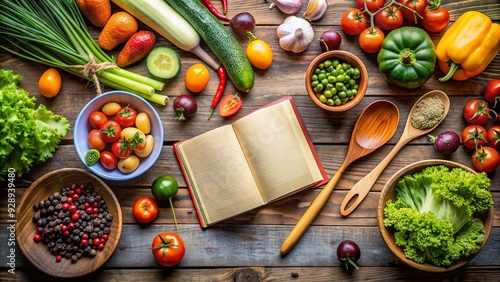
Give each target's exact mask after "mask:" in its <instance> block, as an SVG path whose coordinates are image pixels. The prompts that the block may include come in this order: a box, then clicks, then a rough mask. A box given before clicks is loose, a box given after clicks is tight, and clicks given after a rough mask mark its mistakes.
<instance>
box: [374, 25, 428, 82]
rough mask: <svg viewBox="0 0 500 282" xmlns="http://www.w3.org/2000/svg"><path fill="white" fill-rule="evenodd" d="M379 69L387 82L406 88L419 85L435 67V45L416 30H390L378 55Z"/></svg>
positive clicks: (414, 28)
mask: <svg viewBox="0 0 500 282" xmlns="http://www.w3.org/2000/svg"><path fill="white" fill-rule="evenodd" d="M377 62H378V66H379V70H380V72H381V73H382V75H383V76H384V77H385V79H386V80H387V81H389V82H390V83H392V84H394V85H396V86H399V87H403V88H408V89H414V88H418V87H420V86H422V85H423V84H424V83H426V82H427V81H428V80H429V78H431V76H432V74H433V72H434V67H435V65H436V52H435V50H434V43H433V42H432V40H431V38H430V37H429V35H428V34H427V32H425V30H423V29H421V28H418V27H401V28H398V29H395V30H392V31H391V32H390V33H389V34H388V35H387V37H386V38H385V39H384V42H383V43H382V48H381V49H380V51H379V53H378V55H377Z"/></svg>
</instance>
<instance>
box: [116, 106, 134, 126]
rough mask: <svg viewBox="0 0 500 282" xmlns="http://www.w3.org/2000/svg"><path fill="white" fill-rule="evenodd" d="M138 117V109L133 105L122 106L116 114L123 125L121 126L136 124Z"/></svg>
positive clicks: (117, 119)
mask: <svg viewBox="0 0 500 282" xmlns="http://www.w3.org/2000/svg"><path fill="white" fill-rule="evenodd" d="M136 117H137V111H136V110H135V109H134V108H132V107H131V106H125V107H122V108H121V109H120V110H119V111H118V113H116V115H115V120H116V121H117V122H118V123H119V124H120V125H121V127H124V128H125V127H129V126H134V124H135V118H136Z"/></svg>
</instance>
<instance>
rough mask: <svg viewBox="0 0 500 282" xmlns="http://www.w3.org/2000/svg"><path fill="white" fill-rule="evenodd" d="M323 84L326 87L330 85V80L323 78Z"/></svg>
mask: <svg viewBox="0 0 500 282" xmlns="http://www.w3.org/2000/svg"><path fill="white" fill-rule="evenodd" d="M321 84H323V85H324V86H326V85H327V84H328V79H326V78H323V79H322V80H321Z"/></svg>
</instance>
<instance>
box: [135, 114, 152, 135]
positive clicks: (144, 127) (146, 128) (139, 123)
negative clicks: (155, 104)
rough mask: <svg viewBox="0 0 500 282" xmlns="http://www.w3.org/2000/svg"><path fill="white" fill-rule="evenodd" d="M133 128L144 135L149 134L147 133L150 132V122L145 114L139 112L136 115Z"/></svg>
mask: <svg viewBox="0 0 500 282" xmlns="http://www.w3.org/2000/svg"><path fill="white" fill-rule="evenodd" d="M135 127H137V129H139V130H140V131H142V132H143V133H144V134H149V132H151V121H150V120H149V116H148V114H147V113H145V112H141V113H139V114H138V115H137V117H136V118H135Z"/></svg>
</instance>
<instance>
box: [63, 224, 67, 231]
mask: <svg viewBox="0 0 500 282" xmlns="http://www.w3.org/2000/svg"><path fill="white" fill-rule="evenodd" d="M61 231H62V232H66V231H68V226H67V225H66V224H61Z"/></svg>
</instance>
